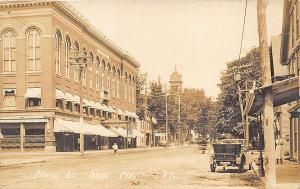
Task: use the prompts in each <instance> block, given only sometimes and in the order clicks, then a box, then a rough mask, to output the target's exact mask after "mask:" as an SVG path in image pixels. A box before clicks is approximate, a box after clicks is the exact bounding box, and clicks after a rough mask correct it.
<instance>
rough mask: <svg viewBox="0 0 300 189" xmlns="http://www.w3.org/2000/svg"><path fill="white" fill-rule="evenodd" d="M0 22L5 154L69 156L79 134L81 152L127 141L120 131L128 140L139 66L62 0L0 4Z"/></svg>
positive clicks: (1, 120) (0, 107) (0, 101)
mask: <svg viewBox="0 0 300 189" xmlns="http://www.w3.org/2000/svg"><path fill="white" fill-rule="evenodd" d="M0 19H1V23H0V34H1V38H0V49H1V51H0V52H1V53H0V74H1V75H0V89H1V90H0V96H1V98H0V129H1V133H2V135H3V137H4V138H3V139H2V140H1V150H2V151H5V150H22V151H23V150H25V151H26V150H31V149H35V150H44V151H55V150H57V151H74V150H78V145H79V140H78V137H79V133H80V132H83V133H84V134H85V135H86V137H85V148H86V149H100V148H102V147H103V146H105V147H108V146H109V145H110V144H109V141H114V140H111V138H118V137H123V138H124V137H127V138H128V137H129V136H128V132H127V133H126V132H125V133H126V136H124V135H125V134H124V132H123V131H119V132H118V131H116V130H118V129H121V130H124V129H126V128H127V129H128V128H132V129H131V132H129V134H131V136H132V131H133V130H134V127H135V121H136V119H137V118H138V117H137V116H136V114H135V111H136V103H135V91H136V75H137V71H138V68H139V63H138V62H137V61H136V60H135V59H134V58H133V57H132V56H131V55H129V54H128V53H127V52H125V51H123V50H122V49H121V48H119V47H118V46H117V45H115V44H114V43H113V42H111V41H110V40H109V39H107V38H106V37H105V36H104V35H103V34H101V33H100V32H99V31H97V30H96V29H95V28H94V27H93V26H92V25H91V24H90V23H89V22H88V21H87V20H85V19H84V18H83V17H81V16H80V15H79V14H78V12H76V10H75V9H73V8H72V7H71V6H70V5H68V4H66V3H63V2H20V3H1V4H0ZM79 56H83V57H86V58H85V59H83V61H84V63H85V64H84V69H82V71H81V70H80V69H79V66H77V63H78V62H76V61H77V60H78V59H76V58H77V57H79ZM80 77H81V78H82V83H81V84H80V83H79V81H80ZM81 87H82V91H83V93H82V94H80V89H81ZM80 95H82V97H83V104H82V106H83V113H84V116H83V120H84V121H83V122H84V127H82V125H78V123H79V110H80V100H79V99H80ZM110 120H112V121H110ZM102 123H103V124H104V123H105V126H106V127H103V126H102V125H101V124H102ZM110 127H114V128H115V130H114V131H113V130H110ZM122 132H123V134H122ZM109 138H110V139H109ZM132 138H134V137H132Z"/></svg>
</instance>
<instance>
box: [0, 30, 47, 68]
mask: <svg viewBox="0 0 300 189" xmlns="http://www.w3.org/2000/svg"><path fill="white" fill-rule="evenodd" d="M40 37H41V36H40V31H39V29H38V28H35V27H32V28H29V29H28V30H27V31H26V52H25V53H26V54H24V52H19V51H17V48H16V33H15V31H13V30H12V29H7V30H5V31H4V32H3V34H2V41H3V44H2V45H3V72H16V69H17V54H22V55H25V56H26V61H27V71H39V70H40V69H41V40H40Z"/></svg>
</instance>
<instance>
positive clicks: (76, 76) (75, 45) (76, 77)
mask: <svg viewBox="0 0 300 189" xmlns="http://www.w3.org/2000/svg"><path fill="white" fill-rule="evenodd" d="M74 48H75V52H76V53H75V54H78V53H79V45H78V42H77V41H75V43H74ZM74 81H77V82H78V81H79V67H78V66H75V67H74Z"/></svg>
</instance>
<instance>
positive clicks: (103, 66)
mask: <svg viewBox="0 0 300 189" xmlns="http://www.w3.org/2000/svg"><path fill="white" fill-rule="evenodd" d="M61 44H62V35H61V32H60V31H57V32H56V34H55V65H56V66H55V67H56V73H57V74H62V73H61V63H62V62H61V60H62V56H61V52H62V51H61ZM82 52H83V54H84V56H87V57H88V58H87V59H86V64H85V66H84V68H83V69H82V70H81V71H82V84H83V85H85V86H88V87H90V88H93V84H95V88H96V90H98V91H100V90H105V91H108V92H109V95H112V96H113V97H116V98H120V96H121V95H120V94H121V92H120V81H121V75H122V73H121V71H120V69H119V68H116V66H114V65H113V66H111V64H110V63H109V62H106V61H105V59H103V58H99V56H96V58H95V59H94V55H93V52H91V51H90V52H88V51H87V50H86V49H85V48H82ZM72 53H73V54H74V56H76V53H77V54H78V53H79V54H80V46H79V43H78V42H77V41H75V42H74V45H73V46H72V44H71V39H70V37H69V36H68V35H67V36H66V37H65V56H64V57H65V76H66V78H69V79H71V74H70V73H71V67H73V70H74V74H73V75H74V81H77V82H78V81H79V79H80V78H79V76H80V73H79V67H77V66H75V64H76V62H75V63H71V62H72V61H74V60H72V59H70V55H71V54H72ZM73 59H74V57H73ZM124 76H125V80H124V86H125V92H124V98H125V100H127V101H129V102H134V101H135V78H134V77H133V76H131V75H130V74H128V73H127V72H125V74H124Z"/></svg>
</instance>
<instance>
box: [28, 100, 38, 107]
mask: <svg viewBox="0 0 300 189" xmlns="http://www.w3.org/2000/svg"><path fill="white" fill-rule="evenodd" d="M40 105H41V99H40V98H28V106H29V107H34V106H40Z"/></svg>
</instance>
